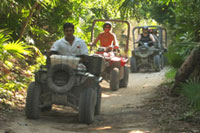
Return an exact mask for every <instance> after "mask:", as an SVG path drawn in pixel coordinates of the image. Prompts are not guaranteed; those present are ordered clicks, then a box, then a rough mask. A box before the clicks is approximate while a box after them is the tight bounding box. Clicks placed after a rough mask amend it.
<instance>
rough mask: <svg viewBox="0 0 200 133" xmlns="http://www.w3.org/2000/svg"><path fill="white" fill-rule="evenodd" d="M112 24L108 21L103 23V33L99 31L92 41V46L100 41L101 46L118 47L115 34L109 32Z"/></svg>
mask: <svg viewBox="0 0 200 133" xmlns="http://www.w3.org/2000/svg"><path fill="white" fill-rule="evenodd" d="M111 28H112V24H111V23H110V22H105V23H104V25H103V30H104V32H103V33H100V34H99V35H98V36H97V38H96V39H95V41H94V42H93V43H92V46H96V43H97V42H98V41H100V46H101V47H107V48H109V47H112V48H113V49H118V48H119V45H118V41H117V38H116V35H115V34H114V33H111V32H110V31H111Z"/></svg>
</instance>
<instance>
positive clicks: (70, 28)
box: [50, 23, 88, 56]
mask: <svg viewBox="0 0 200 133" xmlns="http://www.w3.org/2000/svg"><path fill="white" fill-rule="evenodd" d="M63 32H64V35H65V36H64V38H62V39H60V40H57V41H56V42H55V43H54V44H53V45H52V47H51V49H50V51H51V54H59V55H67V56H76V55H87V54H88V49H87V46H86V44H85V42H84V41H83V40H81V39H80V38H78V37H75V36H74V25H73V24H72V23H65V24H64V25H63Z"/></svg>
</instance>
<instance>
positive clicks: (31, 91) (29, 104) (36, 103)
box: [25, 82, 41, 119]
mask: <svg viewBox="0 0 200 133" xmlns="http://www.w3.org/2000/svg"><path fill="white" fill-rule="evenodd" d="M40 93H41V86H40V85H39V84H38V83H35V82H32V83H30V85H29V87H28V92H27V97H26V106H25V113H26V117H27V118H29V119H38V118H39V117H40V110H41V109H40Z"/></svg>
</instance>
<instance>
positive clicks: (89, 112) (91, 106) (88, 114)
mask: <svg viewBox="0 0 200 133" xmlns="http://www.w3.org/2000/svg"><path fill="white" fill-rule="evenodd" d="M96 98H97V92H96V90H95V89H93V88H85V90H83V91H82V92H81V95H80V100H79V121H80V122H81V123H85V124H91V123H92V122H93V120H94V111H95V104H96Z"/></svg>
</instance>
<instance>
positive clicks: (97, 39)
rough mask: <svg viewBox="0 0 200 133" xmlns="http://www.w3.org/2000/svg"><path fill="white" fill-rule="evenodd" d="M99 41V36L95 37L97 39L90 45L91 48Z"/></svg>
mask: <svg viewBox="0 0 200 133" xmlns="http://www.w3.org/2000/svg"><path fill="white" fill-rule="evenodd" d="M99 40H100V34H99V35H98V36H97V38H96V39H95V40H94V42H93V43H92V46H96V43H97V42H98V41H99Z"/></svg>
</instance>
